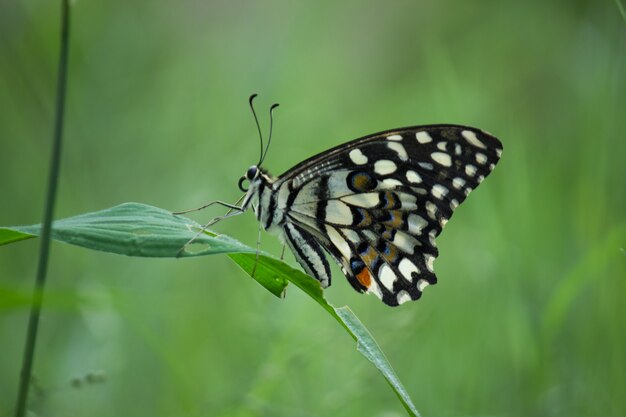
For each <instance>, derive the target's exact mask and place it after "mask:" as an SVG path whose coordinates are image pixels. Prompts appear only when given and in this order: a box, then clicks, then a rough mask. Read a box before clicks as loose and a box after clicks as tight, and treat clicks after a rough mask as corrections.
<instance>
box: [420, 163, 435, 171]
mask: <svg viewBox="0 0 626 417" xmlns="http://www.w3.org/2000/svg"><path fill="white" fill-rule="evenodd" d="M417 165H419V166H421V167H422V168H424V169H427V170H429V171H430V170H432V169H433V164H431V163H428V162H418V163H417Z"/></svg>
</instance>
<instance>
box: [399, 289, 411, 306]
mask: <svg viewBox="0 0 626 417" xmlns="http://www.w3.org/2000/svg"><path fill="white" fill-rule="evenodd" d="M396 298H397V300H398V304H404V303H406V302H407V301H411V296H410V295H409V293H408V292H406V291H405V290H402V291H400V292H399V293H398V295H397V296H396Z"/></svg>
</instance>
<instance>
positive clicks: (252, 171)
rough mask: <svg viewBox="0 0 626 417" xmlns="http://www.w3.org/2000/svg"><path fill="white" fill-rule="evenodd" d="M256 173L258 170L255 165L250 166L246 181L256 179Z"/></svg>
mask: <svg viewBox="0 0 626 417" xmlns="http://www.w3.org/2000/svg"><path fill="white" fill-rule="evenodd" d="M258 171H259V169H258V168H257V167H256V165H252V166H251V167H250V168H248V172H246V178H248V181H252V180H253V179H254V178H256V175H257V173H258Z"/></svg>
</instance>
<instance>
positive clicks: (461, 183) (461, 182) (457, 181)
mask: <svg viewBox="0 0 626 417" xmlns="http://www.w3.org/2000/svg"><path fill="white" fill-rule="evenodd" d="M464 185H465V180H464V179H463V178H461V177H456V178H455V179H453V180H452V186H453V187H454V188H456V189H457V190H460V189H461V188H462V187H463V186H464Z"/></svg>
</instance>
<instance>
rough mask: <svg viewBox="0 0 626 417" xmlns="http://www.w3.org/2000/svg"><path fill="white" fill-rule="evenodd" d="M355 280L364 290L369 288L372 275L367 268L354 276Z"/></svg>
mask: <svg viewBox="0 0 626 417" xmlns="http://www.w3.org/2000/svg"><path fill="white" fill-rule="evenodd" d="M356 279H357V280H358V281H359V282H360V283H361V285H362V286H364V287H365V288H369V287H370V284H371V282H372V275H371V274H370V271H368V269H367V268H363V270H362V271H361V272H359V273H358V274H356Z"/></svg>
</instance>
